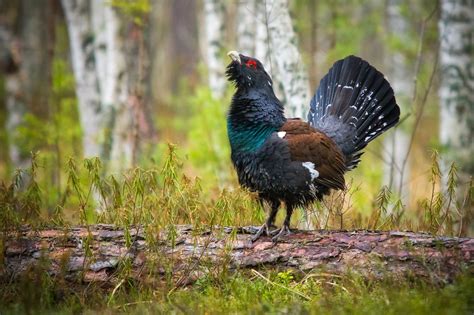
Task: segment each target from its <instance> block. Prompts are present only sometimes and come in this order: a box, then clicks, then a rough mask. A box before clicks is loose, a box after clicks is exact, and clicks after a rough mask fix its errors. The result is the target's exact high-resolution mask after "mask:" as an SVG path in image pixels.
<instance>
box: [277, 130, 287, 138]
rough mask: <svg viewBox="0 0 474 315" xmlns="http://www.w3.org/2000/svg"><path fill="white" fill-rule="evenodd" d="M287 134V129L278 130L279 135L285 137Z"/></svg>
mask: <svg viewBox="0 0 474 315" xmlns="http://www.w3.org/2000/svg"><path fill="white" fill-rule="evenodd" d="M285 136H286V131H278V137H280V138H282V139H283V138H284V137H285Z"/></svg>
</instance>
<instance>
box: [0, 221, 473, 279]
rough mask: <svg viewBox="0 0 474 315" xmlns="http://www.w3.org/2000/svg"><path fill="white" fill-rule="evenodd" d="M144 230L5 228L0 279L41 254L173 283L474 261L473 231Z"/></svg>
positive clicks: (79, 266)
mask: <svg viewBox="0 0 474 315" xmlns="http://www.w3.org/2000/svg"><path fill="white" fill-rule="evenodd" d="M150 231H151V230H150V229H149V227H142V226H139V227H133V228H129V229H126V230H124V229H121V228H118V227H116V226H113V225H103V224H99V225H93V226H89V227H84V226H80V227H71V228H50V229H49V228H48V229H40V230H32V229H29V228H24V229H22V230H20V231H18V232H14V233H6V232H4V233H3V239H2V240H0V242H1V243H2V244H1V245H3V246H0V247H3V266H2V267H1V269H0V283H1V282H4V283H5V281H11V279H12V278H15V277H18V276H20V275H22V274H24V273H25V272H27V271H28V270H31V268H33V267H35V266H36V267H37V266H38V265H39V264H41V262H43V263H42V266H43V268H45V271H46V272H48V273H49V274H50V275H52V276H54V277H59V276H63V277H64V278H66V279H68V280H71V281H79V282H90V281H103V282H106V283H114V282H115V281H116V280H117V279H120V277H121V275H122V276H123V274H121V273H120V272H121V271H123V270H124V268H123V266H128V269H127V270H128V271H129V272H128V273H127V276H128V277H132V278H135V279H137V280H146V281H149V280H150V279H151V280H155V279H158V280H159V279H160V278H161V279H163V278H164V276H165V275H170V276H171V277H172V279H174V280H175V281H176V282H177V283H178V284H188V283H192V282H193V281H194V280H195V279H197V278H198V277H200V276H202V275H203V274H205V273H206V272H212V271H216V268H217V269H218V268H225V269H226V270H234V269H240V270H242V269H250V268H255V269H256V268H266V269H271V268H277V269H283V268H284V269H286V268H291V269H297V270H300V271H302V272H311V270H315V269H319V270H324V271H325V272H331V273H345V272H348V271H355V272H359V273H361V274H362V275H364V276H366V277H375V278H378V277H383V276H395V277H398V276H414V277H422V278H429V279H431V280H434V281H436V282H438V281H449V280H451V279H453V277H455V276H456V275H458V274H459V273H461V272H463V271H465V270H466V269H468V270H470V271H471V272H472V270H473V268H472V267H473V265H474V239H473V238H456V237H438V236H433V235H429V234H423V233H413V232H399V231H384V232H382V231H365V230H364V231H362V230H361V231H322V230H320V231H297V232H296V233H294V234H292V235H290V236H287V237H285V238H283V239H282V240H281V241H280V242H279V243H278V244H273V243H272V242H271V241H270V238H268V237H264V238H261V239H260V240H259V241H257V242H256V243H252V242H251V241H250V239H251V234H252V233H254V232H255V231H256V228H255V227H242V228H231V227H224V228H214V229H213V230H212V231H211V230H205V229H204V230H203V229H200V230H196V229H193V228H192V227H191V226H188V225H178V226H174V227H172V231H171V230H168V232H161V233H150ZM0 235H1V234H0ZM127 245H128V246H127ZM45 261H47V263H44V262H45Z"/></svg>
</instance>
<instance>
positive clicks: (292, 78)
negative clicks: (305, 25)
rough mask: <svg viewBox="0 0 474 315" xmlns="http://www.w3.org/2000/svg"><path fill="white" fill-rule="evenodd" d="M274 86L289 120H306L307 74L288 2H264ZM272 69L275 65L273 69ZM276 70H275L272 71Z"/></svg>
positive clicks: (308, 91) (308, 96)
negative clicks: (281, 93) (302, 118)
mask: <svg viewBox="0 0 474 315" xmlns="http://www.w3.org/2000/svg"><path fill="white" fill-rule="evenodd" d="M263 6H264V9H265V10H264V12H265V14H266V21H265V22H266V23H267V32H268V37H269V44H270V45H269V47H270V48H269V51H270V52H271V61H272V62H273V64H274V65H275V68H276V69H275V70H276V73H275V74H274V81H275V83H276V84H277V85H278V86H279V87H280V88H281V90H282V91H283V94H284V99H283V101H284V104H285V111H286V113H287V116H289V117H306V114H307V111H308V107H309V101H310V98H311V95H310V87H309V80H308V74H307V73H306V70H305V67H304V65H303V60H302V58H301V55H300V53H299V50H298V44H297V43H298V38H297V36H296V33H295V32H294V30H293V24H292V20H291V17H290V12H289V8H288V1H287V0H263ZM272 67H273V66H272ZM272 71H273V70H272Z"/></svg>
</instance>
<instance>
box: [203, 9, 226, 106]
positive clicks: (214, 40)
mask: <svg viewBox="0 0 474 315" xmlns="http://www.w3.org/2000/svg"><path fill="white" fill-rule="evenodd" d="M224 2H225V1H223V0H204V34H203V37H204V43H203V44H204V46H203V49H204V51H205V56H206V58H205V59H206V63H207V68H208V71H209V73H208V80H209V87H210V88H211V91H212V94H213V96H214V97H216V98H219V97H222V96H223V94H224V91H225V87H226V78H225V74H224V72H225V65H224V61H223V59H222V57H223V55H224V52H223V49H222V45H223V43H224V35H225V26H224V19H225V5H224Z"/></svg>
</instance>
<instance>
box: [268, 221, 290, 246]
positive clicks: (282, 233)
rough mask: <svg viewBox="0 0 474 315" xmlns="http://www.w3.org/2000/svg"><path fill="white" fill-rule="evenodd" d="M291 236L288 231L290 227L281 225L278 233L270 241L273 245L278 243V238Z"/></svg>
mask: <svg viewBox="0 0 474 315" xmlns="http://www.w3.org/2000/svg"><path fill="white" fill-rule="evenodd" d="M290 234H292V233H291V231H290V227H289V226H288V225H283V226H282V227H281V229H280V231H279V232H278V234H276V235H275V236H274V237H272V241H273V243H278V240H279V239H280V237H282V236H287V235H290Z"/></svg>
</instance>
